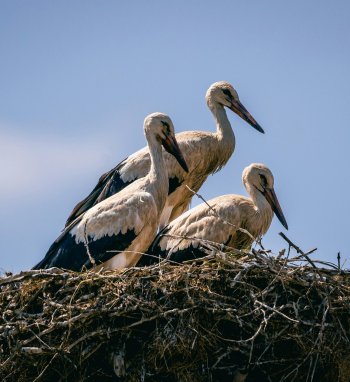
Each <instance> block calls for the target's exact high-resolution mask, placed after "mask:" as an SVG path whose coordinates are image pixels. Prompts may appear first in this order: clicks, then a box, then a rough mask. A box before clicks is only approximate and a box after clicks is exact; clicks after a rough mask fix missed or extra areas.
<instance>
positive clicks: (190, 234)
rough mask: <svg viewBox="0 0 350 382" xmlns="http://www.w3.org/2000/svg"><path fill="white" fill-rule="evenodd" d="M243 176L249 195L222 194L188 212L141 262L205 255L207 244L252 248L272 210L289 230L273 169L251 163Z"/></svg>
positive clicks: (158, 236) (267, 225) (187, 258)
mask: <svg viewBox="0 0 350 382" xmlns="http://www.w3.org/2000/svg"><path fill="white" fill-rule="evenodd" d="M242 178H243V184H244V186H245V188H246V189H247V191H248V194H249V195H250V198H247V197H245V196H242V195H223V196H219V197H217V198H214V199H211V200H209V201H208V204H206V203H202V204H200V205H198V206H197V207H195V208H193V209H191V210H189V211H187V212H186V213H185V214H183V215H181V216H180V217H178V218H177V219H175V220H173V221H172V222H171V223H169V225H168V226H166V227H165V228H164V229H163V230H162V231H161V232H159V234H158V235H157V237H156V238H155V240H154V241H153V243H152V245H151V247H150V250H149V251H148V253H150V255H151V256H147V255H144V256H143V257H142V258H141V260H140V262H139V264H138V265H148V264H152V263H154V262H157V261H158V259H157V257H158V256H159V257H161V258H168V259H169V260H171V261H174V262H178V263H181V262H182V261H184V260H190V259H194V258H199V257H203V256H204V255H205V254H207V251H206V248H208V247H206V244H208V243H216V244H219V245H220V246H221V245H222V244H223V246H222V247H223V251H225V252H229V251H230V249H231V250H232V248H235V249H250V246H251V244H252V243H253V241H254V239H257V238H258V237H260V236H261V235H263V234H265V233H266V232H267V230H268V228H269V226H270V224H271V221H272V218H273V213H275V214H276V216H277V217H278V219H279V221H280V222H281V223H282V225H283V226H284V227H285V228H286V229H288V225H287V222H286V219H285V217H284V215H283V212H282V210H281V207H280V205H279V202H278V199H277V196H276V194H275V191H274V188H273V184H274V179H273V175H272V173H271V171H270V170H269V169H268V168H267V167H266V166H265V165H263V164H259V163H252V164H251V165H250V166H248V167H246V168H245V169H244V171H243V176H242ZM208 205H209V206H210V207H211V208H209V207H208ZM247 232H248V233H247ZM209 246H210V245H209Z"/></svg>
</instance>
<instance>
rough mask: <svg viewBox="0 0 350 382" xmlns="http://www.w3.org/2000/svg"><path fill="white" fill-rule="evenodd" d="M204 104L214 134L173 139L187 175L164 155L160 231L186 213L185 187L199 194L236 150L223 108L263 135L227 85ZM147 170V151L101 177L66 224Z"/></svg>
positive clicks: (214, 88) (210, 93)
mask: <svg viewBox="0 0 350 382" xmlns="http://www.w3.org/2000/svg"><path fill="white" fill-rule="evenodd" d="M206 100H207V104H208V107H209V109H210V110H211V112H212V114H213V116H214V119H215V122H216V132H215V133H211V132H204V131H186V132H183V133H180V134H177V135H176V138H177V141H178V143H179V147H180V150H181V152H182V153H183V155H184V157H185V160H186V162H187V165H188V167H189V172H188V173H186V172H185V171H184V170H183V169H182V168H181V167H180V166H179V164H178V163H177V161H176V160H175V159H174V158H173V157H172V156H171V155H169V154H168V153H166V152H164V151H163V154H164V159H165V162H166V167H167V169H168V174H169V195H168V197H167V200H166V203H165V206H164V210H163V213H162V216H161V218H160V226H161V227H162V226H164V225H165V224H166V223H167V222H168V221H171V220H173V219H175V218H176V217H177V216H179V215H181V213H182V212H184V211H186V210H187V209H188V206H189V203H190V201H191V198H192V196H193V194H192V193H191V192H190V191H189V190H188V189H187V188H186V185H188V186H189V187H190V188H192V189H193V190H195V191H198V190H199V188H200V187H201V186H202V184H203V183H204V182H205V180H206V179H207V177H208V175H210V174H212V173H214V172H216V171H218V170H219V169H220V168H221V167H222V166H224V165H225V164H226V162H227V161H228V160H229V158H230V157H231V155H232V153H233V151H234V148H235V136H234V134H233V131H232V128H231V125H230V122H229V120H228V118H227V115H226V111H225V107H228V108H230V109H231V110H232V111H234V112H235V113H237V114H238V115H239V116H240V117H241V118H243V119H244V120H245V121H247V122H248V123H249V124H250V125H251V126H253V127H254V128H256V129H257V130H258V131H260V132H263V130H262V128H261V127H260V125H259V124H258V123H257V122H256V121H255V119H254V118H253V117H252V116H251V114H250V113H249V112H248V111H247V110H246V108H245V107H244V106H243V105H242V103H241V102H240V101H239V98H238V95H237V92H236V91H235V89H234V88H233V87H232V85H230V84H229V83H227V82H223V81H222V82H216V83H214V84H213V85H211V86H210V88H209V89H208V91H207V94H206ZM149 168H150V157H149V150H148V148H147V147H145V148H143V149H141V150H139V151H137V152H136V153H134V154H132V155H130V156H129V157H128V158H126V159H125V160H124V161H122V162H121V163H119V164H118V165H117V166H116V167H115V168H113V169H112V170H110V171H109V172H107V173H106V174H104V175H102V176H101V178H100V180H99V182H98V184H97V185H96V187H95V188H94V189H93V190H92V192H91V193H90V194H89V195H88V196H87V197H86V198H85V199H84V200H82V201H81V202H80V203H78V204H77V205H76V206H75V208H74V209H73V211H72V212H71V214H70V216H69V217H68V219H67V223H66V224H67V225H69V224H70V223H71V222H72V221H73V220H74V219H76V218H77V217H78V216H79V215H81V214H82V213H84V212H85V211H87V210H88V209H89V208H91V207H92V206H94V205H96V204H97V203H99V202H101V201H102V200H104V199H105V198H107V197H109V196H111V195H113V194H114V193H116V192H119V191H120V190H122V189H123V188H124V187H126V186H128V185H129V184H130V183H131V182H133V181H135V180H137V179H140V178H142V177H143V176H145V175H146V174H147V173H148V171H149Z"/></svg>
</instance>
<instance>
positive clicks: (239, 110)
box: [229, 100, 265, 134]
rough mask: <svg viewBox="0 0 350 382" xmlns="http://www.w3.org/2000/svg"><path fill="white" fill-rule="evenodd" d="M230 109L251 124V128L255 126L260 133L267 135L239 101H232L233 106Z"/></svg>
mask: <svg viewBox="0 0 350 382" xmlns="http://www.w3.org/2000/svg"><path fill="white" fill-rule="evenodd" d="M229 108H230V109H231V110H232V111H233V112H235V113H236V114H238V115H239V116H240V117H241V118H242V119H244V120H245V121H246V122H248V123H249V125H250V126H253V127H254V129H256V130H258V131H260V133H263V134H264V133H265V131H264V130H263V129H262V127H261V126H260V125H259V124H258V122H256V120H255V119H254V118H253V116H252V115H251V114H250V113H249V111H248V110H247V109H246V108H245V107H244V106H243V105H242V104H241V102H240V101H239V100H232V101H231V106H229Z"/></svg>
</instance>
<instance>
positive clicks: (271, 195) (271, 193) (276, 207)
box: [263, 188, 288, 229]
mask: <svg viewBox="0 0 350 382" xmlns="http://www.w3.org/2000/svg"><path fill="white" fill-rule="evenodd" d="M263 195H264V196H265V198H266V200H267V201H268V202H269V204H270V206H271V208H272V211H273V212H274V213H275V214H276V216H277V218H278V220H279V221H280V222H281V224H282V225H283V227H284V228H285V229H288V224H287V221H286V218H285V217H284V215H283V212H282V208H281V206H280V204H279V202H278V199H277V196H276V194H275V190H274V189H273V188H265V189H264V192H263Z"/></svg>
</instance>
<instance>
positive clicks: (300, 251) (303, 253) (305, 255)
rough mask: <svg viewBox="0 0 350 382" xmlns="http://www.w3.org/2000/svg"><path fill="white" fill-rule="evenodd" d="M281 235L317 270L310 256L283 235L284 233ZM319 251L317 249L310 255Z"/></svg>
mask: <svg viewBox="0 0 350 382" xmlns="http://www.w3.org/2000/svg"><path fill="white" fill-rule="evenodd" d="M279 235H280V236H281V237H282V238H283V239H284V240H285V241H286V242H287V243H288V244H289V245H290V246H291V247H293V248H294V249H295V250H296V251H297V253H300V254H301V255H302V256H303V257H305V259H306V260H307V261H308V262H309V263H310V264H311V265H312V267H314V268H315V269H317V267H316V265H315V263H314V262H313V261H312V260H311V259H310V258H309V256H308V255H307V254H306V253H305V252H303V251H302V250H301V249H300V248H299V247H298V246H297V245H295V244H294V243H293V242H292V241H291V240H290V239H288V237H287V236H286V235H285V234H284V233H283V232H280V233H279ZM316 250H317V248H315V249H313V250H312V251H311V252H309V253H312V252H315V251H316Z"/></svg>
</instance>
